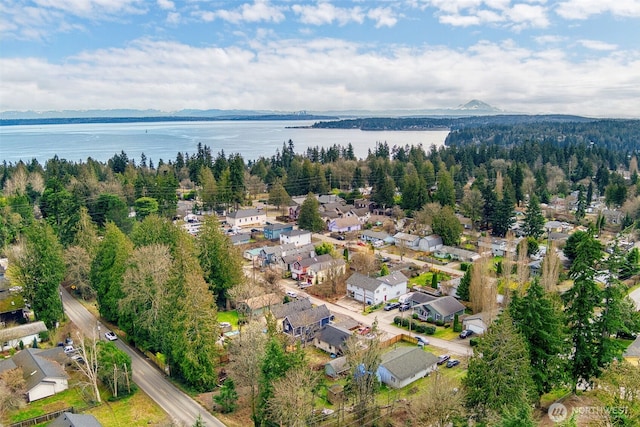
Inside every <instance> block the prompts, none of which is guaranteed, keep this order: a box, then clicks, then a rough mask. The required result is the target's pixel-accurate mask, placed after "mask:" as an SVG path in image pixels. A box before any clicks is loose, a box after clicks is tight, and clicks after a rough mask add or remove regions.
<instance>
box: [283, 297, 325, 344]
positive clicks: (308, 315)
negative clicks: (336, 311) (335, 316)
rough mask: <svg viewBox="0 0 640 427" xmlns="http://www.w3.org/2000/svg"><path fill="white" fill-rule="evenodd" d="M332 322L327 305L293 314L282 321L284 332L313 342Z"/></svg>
mask: <svg viewBox="0 0 640 427" xmlns="http://www.w3.org/2000/svg"><path fill="white" fill-rule="evenodd" d="M330 320H331V312H329V309H328V308H327V306H326V305H324V304H323V305H321V306H318V307H311V308H310V309H308V310H303V311H297V312H294V313H291V314H290V315H288V316H287V317H285V318H284V320H283V321H282V331H283V332H284V333H285V334H288V335H291V336H292V337H294V338H299V339H301V340H303V341H305V342H306V341H311V340H312V339H313V338H314V337H315V335H316V333H317V332H318V331H319V330H320V329H322V327H323V326H325V325H328V324H329V321H330Z"/></svg>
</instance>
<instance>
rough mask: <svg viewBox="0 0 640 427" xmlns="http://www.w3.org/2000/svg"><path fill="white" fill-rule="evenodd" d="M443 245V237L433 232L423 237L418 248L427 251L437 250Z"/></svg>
mask: <svg viewBox="0 0 640 427" xmlns="http://www.w3.org/2000/svg"><path fill="white" fill-rule="evenodd" d="M442 245H443V243H442V237H440V236H438V235H437V234H431V235H429V236H427V237H423V238H422V239H420V241H419V242H418V248H420V250H421V251H425V252H433V251H436V250H438V249H440V248H441V247H442Z"/></svg>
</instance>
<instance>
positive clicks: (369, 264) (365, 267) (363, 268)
mask: <svg viewBox="0 0 640 427" xmlns="http://www.w3.org/2000/svg"><path fill="white" fill-rule="evenodd" d="M350 265H351V269H353V270H355V271H357V272H358V273H360V274H365V275H366V274H368V273H369V272H371V271H378V270H379V267H378V260H377V259H376V257H375V256H373V255H372V254H370V253H364V252H356V253H355V254H353V256H352V257H351V260H350Z"/></svg>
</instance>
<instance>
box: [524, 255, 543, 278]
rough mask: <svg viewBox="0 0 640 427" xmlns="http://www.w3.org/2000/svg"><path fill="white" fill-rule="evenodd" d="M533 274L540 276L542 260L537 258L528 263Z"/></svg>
mask: <svg viewBox="0 0 640 427" xmlns="http://www.w3.org/2000/svg"><path fill="white" fill-rule="evenodd" d="M527 266H528V267H529V272H530V273H531V275H532V276H539V275H540V272H541V271H542V260H540V259H536V260H533V261H531V262H530V263H528V264H527Z"/></svg>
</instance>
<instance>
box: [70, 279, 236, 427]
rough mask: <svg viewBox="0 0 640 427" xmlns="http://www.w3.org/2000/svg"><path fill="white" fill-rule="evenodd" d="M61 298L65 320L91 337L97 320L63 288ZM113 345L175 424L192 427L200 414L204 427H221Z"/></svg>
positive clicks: (153, 371)
mask: <svg viewBox="0 0 640 427" xmlns="http://www.w3.org/2000/svg"><path fill="white" fill-rule="evenodd" d="M60 295H61V296H62V303H63V305H64V311H65V314H66V315H67V317H68V318H69V319H70V320H71V321H72V322H73V323H74V324H75V325H76V327H77V328H78V329H80V331H81V332H82V333H83V334H85V335H86V336H91V335H92V334H93V330H94V327H96V326H97V325H98V319H96V318H95V316H94V315H93V314H91V313H90V312H89V311H88V310H87V309H86V308H84V306H83V305H82V304H80V303H79V302H78V301H76V300H75V299H74V298H73V297H72V296H71V295H70V294H69V293H68V292H67V291H66V290H65V289H63V288H60ZM101 329H102V330H101V331H100V333H101V334H103V333H104V329H103V328H101ZM101 339H102V336H101ZM114 343H115V344H116V345H117V346H118V348H120V349H121V350H123V351H125V352H126V353H127V354H128V355H129V356H131V368H132V371H133V381H134V382H135V383H136V384H137V385H138V387H140V389H142V390H143V391H144V392H145V393H147V394H148V395H149V397H151V399H153V400H154V401H155V402H156V403H157V404H158V405H159V406H160V407H161V408H162V409H164V410H165V412H167V414H169V415H170V416H171V417H172V419H173V420H174V422H176V423H178V424H179V425H185V426H192V425H193V423H194V422H195V420H196V419H197V418H198V415H200V416H201V417H202V421H203V422H204V424H205V425H206V426H215V427H224V424H223V423H222V422H220V420H218V419H217V418H216V417H214V416H213V415H211V414H210V413H209V412H207V410H206V409H204V408H203V407H202V406H201V405H200V404H198V403H197V402H196V401H195V400H193V399H191V398H190V397H189V396H187V395H186V394H185V393H183V392H182V391H180V390H179V389H178V388H176V387H175V386H174V385H173V384H171V382H169V381H168V380H167V379H166V378H165V377H164V375H163V374H162V373H161V372H160V371H158V369H157V368H155V367H154V366H153V365H151V364H150V363H149V362H147V360H146V359H145V358H144V357H142V356H140V354H139V353H137V352H136V351H134V350H132V349H131V348H130V347H129V346H128V345H127V344H125V343H124V342H122V341H120V340H117V341H115V342H114Z"/></svg>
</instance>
